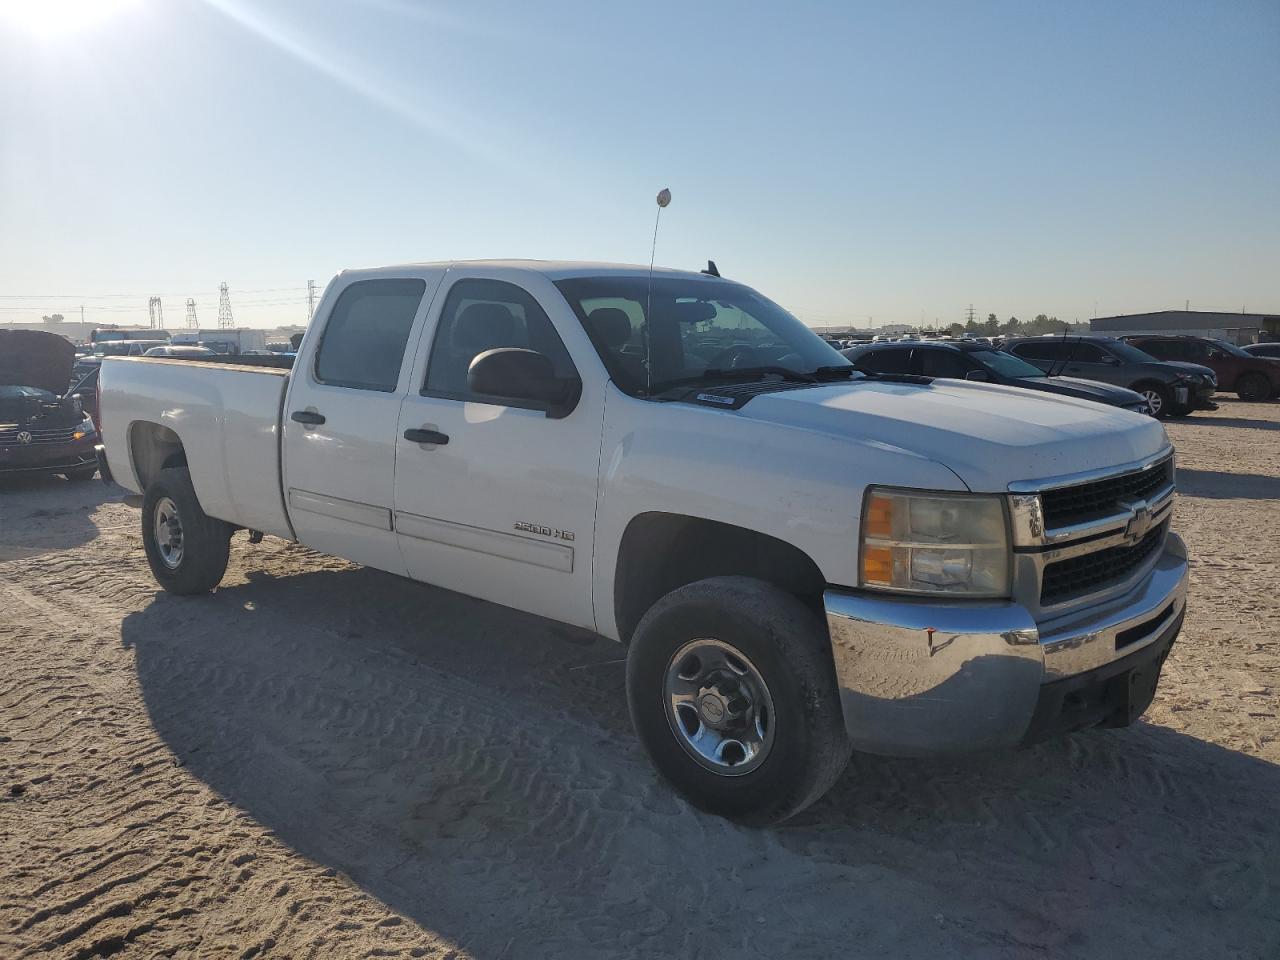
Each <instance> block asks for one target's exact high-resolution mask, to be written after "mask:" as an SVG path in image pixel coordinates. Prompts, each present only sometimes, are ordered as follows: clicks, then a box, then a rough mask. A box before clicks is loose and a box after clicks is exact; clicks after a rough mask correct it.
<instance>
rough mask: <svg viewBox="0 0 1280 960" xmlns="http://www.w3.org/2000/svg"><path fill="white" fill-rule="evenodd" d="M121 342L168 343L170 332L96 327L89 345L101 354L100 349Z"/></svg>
mask: <svg viewBox="0 0 1280 960" xmlns="http://www.w3.org/2000/svg"><path fill="white" fill-rule="evenodd" d="M119 340H152V341H164V342H168V340H169V331H168V330H159V329H156V328H155V327H95V328H94V329H93V330H90V331H89V345H90V346H91V347H93V348H94V350H95V352H100V348H101V347H102V346H103V345H104V344H107V343H115V342H117V341H119ZM112 356H118V354H112Z"/></svg>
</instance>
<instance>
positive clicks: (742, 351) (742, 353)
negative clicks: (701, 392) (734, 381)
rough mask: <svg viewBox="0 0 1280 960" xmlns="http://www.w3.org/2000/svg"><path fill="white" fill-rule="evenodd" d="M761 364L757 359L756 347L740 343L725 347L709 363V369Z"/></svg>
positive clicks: (734, 368)
mask: <svg viewBox="0 0 1280 960" xmlns="http://www.w3.org/2000/svg"><path fill="white" fill-rule="evenodd" d="M755 366H759V363H758V362H757V360H756V351H755V347H748V346H744V345H742V344H738V345H737V346H733V347H725V348H724V349H723V350H721V351H720V352H719V353H717V354H716V355H715V356H714V357H712V358H711V360H710V362H708V363H707V369H708V370H736V369H738V368H739V367H755Z"/></svg>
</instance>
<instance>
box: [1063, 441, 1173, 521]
mask: <svg viewBox="0 0 1280 960" xmlns="http://www.w3.org/2000/svg"><path fill="white" fill-rule="evenodd" d="M1171 482H1173V458H1172V457H1169V458H1166V459H1164V460H1162V461H1160V462H1159V463H1157V464H1156V465H1155V466H1153V467H1151V468H1149V469H1147V470H1141V471H1139V472H1137V473H1124V474H1121V475H1120V476H1118V477H1107V478H1106V479H1104V480H1094V481H1093V482H1092V483H1081V484H1078V485H1077V486H1074V487H1062V488H1061V489H1058V490H1046V491H1044V492H1043V493H1042V494H1040V504H1041V507H1042V509H1043V510H1044V523H1045V526H1046V527H1048V528H1049V529H1051V530H1052V529H1054V528H1056V527H1066V526H1070V525H1071V524H1073V523H1082V522H1083V521H1085V520H1090V519H1093V518H1095V517H1100V516H1106V515H1107V514H1111V513H1117V512H1118V511H1119V502H1120V501H1121V500H1128V499H1137V500H1146V499H1149V498H1150V497H1151V495H1152V494H1154V493H1155V492H1156V491H1157V490H1159V489H1161V488H1162V487H1166V486H1168V485H1169V484H1170V483H1171Z"/></svg>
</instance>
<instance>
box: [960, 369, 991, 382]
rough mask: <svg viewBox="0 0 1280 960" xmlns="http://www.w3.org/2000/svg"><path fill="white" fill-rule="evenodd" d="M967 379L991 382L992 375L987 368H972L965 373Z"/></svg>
mask: <svg viewBox="0 0 1280 960" xmlns="http://www.w3.org/2000/svg"><path fill="white" fill-rule="evenodd" d="M964 378H965V379H966V380H976V381H978V382H979V383H990V382H991V377H990V376H988V375H987V371H985V370H970V371H969V372H968V373H966V374H965V375H964Z"/></svg>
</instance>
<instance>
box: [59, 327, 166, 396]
mask: <svg viewBox="0 0 1280 960" xmlns="http://www.w3.org/2000/svg"><path fill="white" fill-rule="evenodd" d="M111 332H118V331H111ZM168 345H169V341H168V340H155V339H151V340H138V339H123V338H121V339H116V340H104V341H102V342H100V343H97V344H95V345H94V352H93V353H92V354H91V355H90V356H86V357H77V358H76V359H75V362H74V364H73V365H72V368H71V382H72V383H74V382H75V381H77V380H83V379H84V378H85V376H86V375H87V374H88V373H89V371H90V370H94V369H96V368H97V367H98V365H99V364H100V363H102V358H103V357H141V356H143V355H144V354H145V353H146V352H147V351H148V350H150V349H152V348H153V347H165V346H168Z"/></svg>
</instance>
